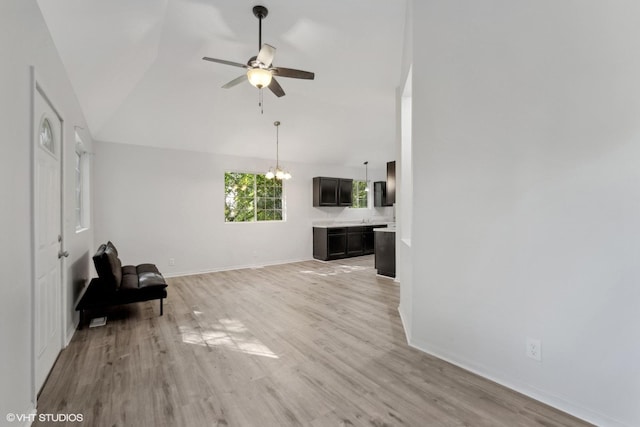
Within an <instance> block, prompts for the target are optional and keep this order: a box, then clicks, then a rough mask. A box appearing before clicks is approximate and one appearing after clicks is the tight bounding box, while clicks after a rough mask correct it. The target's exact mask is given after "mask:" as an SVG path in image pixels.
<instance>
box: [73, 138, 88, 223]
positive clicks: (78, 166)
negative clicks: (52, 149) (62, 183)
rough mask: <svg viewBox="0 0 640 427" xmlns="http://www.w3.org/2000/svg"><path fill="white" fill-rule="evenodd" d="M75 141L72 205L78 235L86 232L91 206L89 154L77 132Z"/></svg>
mask: <svg viewBox="0 0 640 427" xmlns="http://www.w3.org/2000/svg"><path fill="white" fill-rule="evenodd" d="M75 139H76V149H75V153H74V156H75V162H74V165H75V168H74V176H75V180H74V181H75V188H74V189H75V193H74V196H75V197H74V204H75V209H74V212H75V224H76V233H80V232H82V231H85V230H88V229H89V227H90V221H89V219H90V217H91V215H90V206H91V203H90V201H91V198H90V194H89V192H90V185H89V184H90V182H89V177H90V169H89V167H90V162H89V153H88V152H87V150H86V149H85V146H84V143H83V142H82V138H81V137H80V135H78V132H77V131H76V132H75Z"/></svg>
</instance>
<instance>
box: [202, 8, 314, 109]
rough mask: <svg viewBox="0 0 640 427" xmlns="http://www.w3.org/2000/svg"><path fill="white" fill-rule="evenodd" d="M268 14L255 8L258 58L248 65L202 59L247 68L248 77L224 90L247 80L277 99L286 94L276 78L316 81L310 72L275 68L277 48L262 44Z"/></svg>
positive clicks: (265, 10)
mask: <svg viewBox="0 0 640 427" xmlns="http://www.w3.org/2000/svg"><path fill="white" fill-rule="evenodd" d="M268 13H269V11H268V10H267V8H266V7H264V6H254V8H253V14H254V15H255V17H256V18H258V49H259V52H258V56H252V57H251V58H249V61H247V63H246V64H241V63H239V62H233V61H226V60H224V59H217V58H209V57H208V56H205V57H203V58H202V59H204V60H205V61H211V62H218V63H220V64H226V65H231V66H234V67H240V68H246V70H247V72H246V76H245V74H243V75H241V76H240V77H237V78H235V79H233V80H231V81H230V82H229V83H227V84H225V85H224V86H222V87H223V88H224V89H229V88H232V87H234V86H236V85H238V84H240V83H242V82H243V81H244V80H245V78H246V79H248V80H249V83H251V84H252V85H253V86H255V87H257V88H258V89H262V88H264V87H268V88H269V89H270V90H271V92H273V93H274V94H275V95H276V96H277V97H281V96H284V95H285V93H284V90H282V86H280V83H278V81H277V80H276V79H275V78H274V77H275V76H278V77H290V78H294V79H307V80H313V79H314V77H315V74H314V73H312V72H309V71H302V70H295V69H293V68H284V67H274V66H273V64H272V63H273V58H274V56H275V53H276V48H275V47H273V46H271V45H269V44H266V43H265V44H262V20H263V19H264V18H266V17H267V14H268Z"/></svg>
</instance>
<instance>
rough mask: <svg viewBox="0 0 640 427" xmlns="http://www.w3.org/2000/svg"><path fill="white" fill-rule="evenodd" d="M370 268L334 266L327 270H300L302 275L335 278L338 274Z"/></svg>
mask: <svg viewBox="0 0 640 427" xmlns="http://www.w3.org/2000/svg"><path fill="white" fill-rule="evenodd" d="M369 268H370V267H364V266H361V265H335V266H331V267H329V268H322V269H319V270H301V271H300V273H302V274H315V275H317V276H323V277H326V276H337V275H338V274H348V273H354V272H356V271H364V270H367V269H369Z"/></svg>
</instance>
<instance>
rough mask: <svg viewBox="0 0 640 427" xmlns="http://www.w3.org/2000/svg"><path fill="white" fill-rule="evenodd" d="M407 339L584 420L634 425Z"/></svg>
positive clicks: (610, 425)
mask: <svg viewBox="0 0 640 427" xmlns="http://www.w3.org/2000/svg"><path fill="white" fill-rule="evenodd" d="M400 317H401V318H402V313H401V314H400ZM403 325H404V321H403ZM405 333H406V328H405ZM407 341H408V343H409V346H411V347H413V348H415V349H417V350H420V351H422V352H423V353H426V354H429V355H431V356H434V357H437V358H438V359H442V360H444V361H446V362H448V363H451V364H452V365H455V366H457V367H459V368H462V369H464V370H466V371H469V372H471V373H473V374H476V375H478V376H480V377H483V378H486V379H488V380H490V381H493V382H495V383H498V384H500V385H502V386H504V387H507V388H509V389H511V390H514V391H517V392H518V393H521V394H524V395H525V396H528V397H530V398H532V399H535V400H537V401H539V402H542V403H544V404H546V405H549V406H551V407H553V408H556V409H558V410H560V411H563V412H566V413H567V414H569V415H572V416H574V417H576V418H580V419H581V420H584V421H586V422H589V423H591V424H594V425H597V426H602V427H605V426H607V427H632V426H631V425H628V424H625V423H623V422H621V421H618V420H615V419H613V418H611V417H609V416H606V415H604V414H600V413H598V412H594V411H592V410H590V409H588V408H584V407H582V406H580V405H576V404H573V403H571V402H569V401H568V400H566V399H564V398H562V397H560V396H556V395H553V394H550V393H548V392H546V391H544V390H539V389H537V388H535V387H532V386H531V385H529V384H524V383H520V382H518V381H514V380H512V379H508V378H506V375H503V374H501V373H500V372H493V371H492V370H491V369H488V368H486V367H484V366H479V365H478V364H476V363H474V362H472V361H469V360H465V359H464V358H461V357H458V356H457V355H454V354H450V353H448V352H447V351H442V350H441V349H437V348H434V347H433V346H429V345H427V344H426V343H424V342H420V341H418V342H416V341H415V340H413V339H411V337H408V339H407Z"/></svg>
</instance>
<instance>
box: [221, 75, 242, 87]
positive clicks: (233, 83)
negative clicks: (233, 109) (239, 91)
mask: <svg viewBox="0 0 640 427" xmlns="http://www.w3.org/2000/svg"><path fill="white" fill-rule="evenodd" d="M245 80H247V75H246V74H243V75H241V76H240V77H236V78H235V79H233V80H231V81H230V82H229V83H227V84H226V85H224V86H222V88H223V89H229V88H231V87H234V86H237V85H239V84H240V83H242V82H243V81H245Z"/></svg>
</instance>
